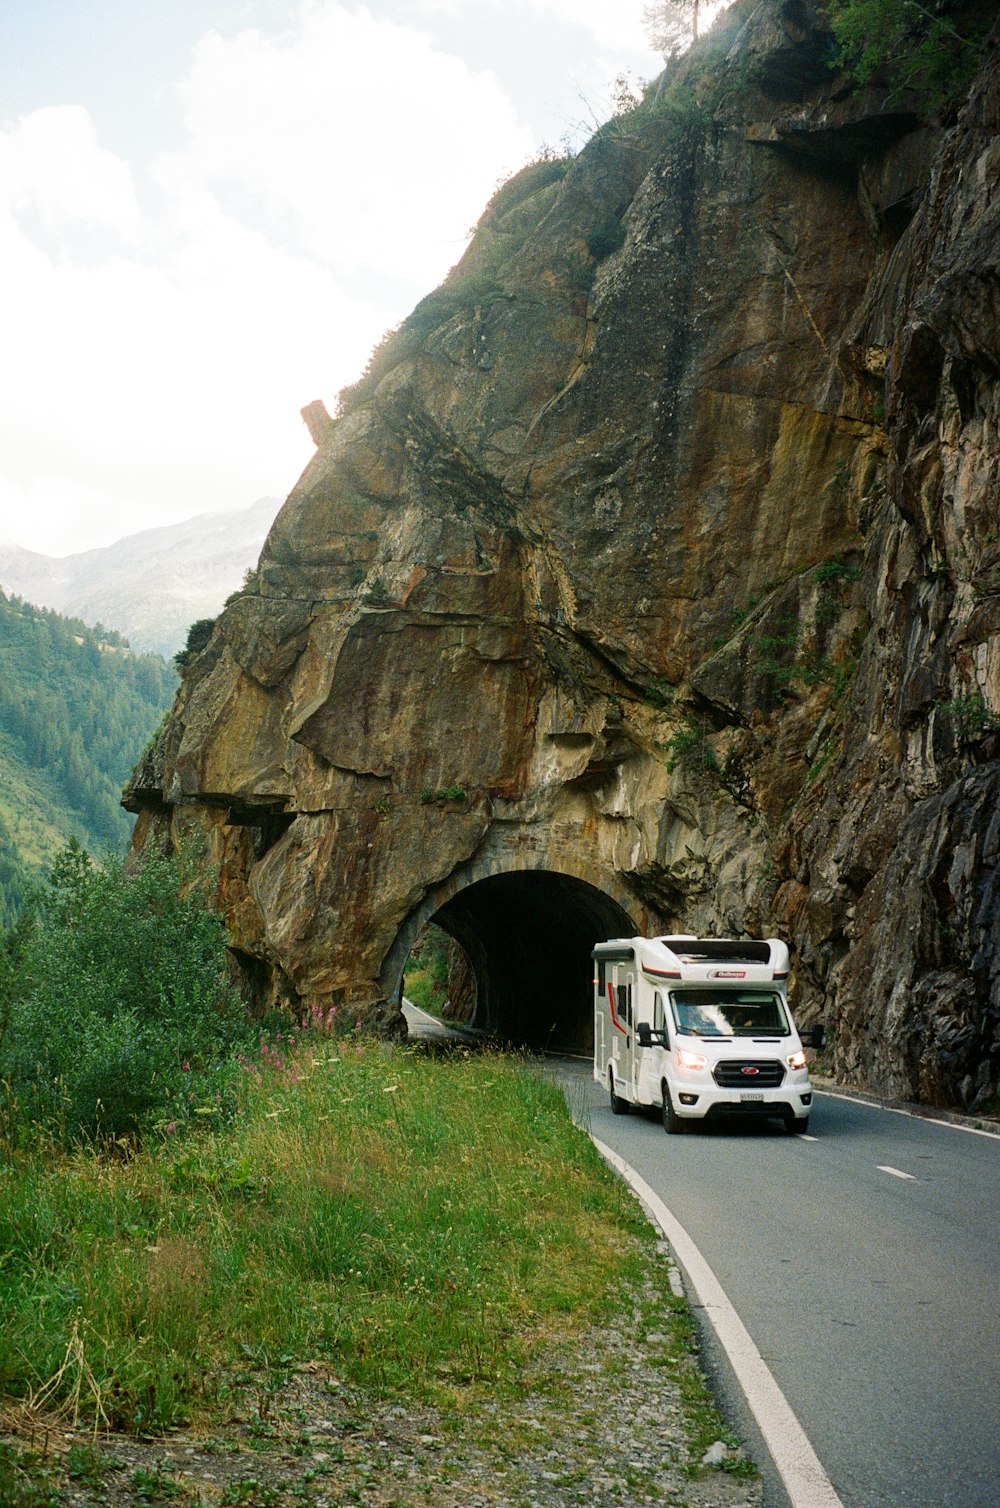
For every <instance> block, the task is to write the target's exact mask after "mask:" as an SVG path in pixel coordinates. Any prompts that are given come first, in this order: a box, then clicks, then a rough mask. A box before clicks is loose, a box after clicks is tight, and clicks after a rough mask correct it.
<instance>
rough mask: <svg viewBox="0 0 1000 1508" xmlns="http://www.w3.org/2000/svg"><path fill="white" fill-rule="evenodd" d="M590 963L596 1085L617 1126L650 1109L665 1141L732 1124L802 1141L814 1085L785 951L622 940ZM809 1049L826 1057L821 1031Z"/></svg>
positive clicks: (694, 940) (689, 940)
mask: <svg viewBox="0 0 1000 1508" xmlns="http://www.w3.org/2000/svg"><path fill="white" fill-rule="evenodd" d="M592 956H593V959H594V1078H595V1079H596V1080H597V1082H598V1083H603V1084H604V1085H605V1086H606V1088H607V1090H608V1093H609V1095H610V1097H611V1108H612V1110H613V1111H614V1112H615V1114H616V1115H622V1114H624V1113H625V1112H626V1111H627V1110H628V1108H629V1106H630V1105H649V1106H656V1107H658V1108H660V1107H662V1111H663V1124H664V1126H665V1128H666V1129H667V1131H670V1132H675V1131H685V1130H687V1128H688V1127H689V1126H691V1125H692V1124H693V1123H695V1122H697V1121H705V1120H707V1119H712V1118H714V1117H716V1116H721V1115H734V1114H735V1115H747V1116H772V1117H780V1119H781V1120H783V1121H784V1123H785V1126H786V1127H787V1129H788V1130H789V1131H800V1132H801V1131H805V1129H806V1127H807V1126H808V1124H809V1112H810V1109H811V1107H812V1085H811V1084H810V1082H809V1073H808V1070H807V1068H806V1054H805V1051H804V1049H803V1045H802V1042H801V1040H800V1038H799V1034H798V1032H797V1030H796V1028H795V1023H794V1021H793V1020H792V1016H791V1012H790V1011H789V1009H788V998H787V994H788V948H787V947H786V945H785V944H784V943H783V942H780V941H779V940H778V939H777V938H774V937H771V938H768V939H767V940H766V941H762V942H758V941H734V940H732V939H729V938H718V937H624V938H613V939H611V941H609V942H602V943H598V944H597V946H596V947H595V948H594V950H593V955H592ZM808 1040H809V1043H810V1046H821V1045H822V1028H816V1029H815V1031H814V1032H813V1033H812V1034H811V1035H810V1037H809V1038H808Z"/></svg>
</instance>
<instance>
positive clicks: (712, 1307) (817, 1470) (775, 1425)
mask: <svg viewBox="0 0 1000 1508" xmlns="http://www.w3.org/2000/svg"><path fill="white" fill-rule="evenodd" d="M591 1140H592V1141H593V1143H594V1146H595V1147H596V1148H597V1150H598V1152H600V1154H601V1156H602V1157H603V1158H604V1159H605V1161H606V1162H609V1163H610V1164H611V1166H612V1167H613V1168H614V1169H615V1170H616V1172H618V1173H620V1174H621V1176H622V1177H623V1178H624V1179H625V1182H626V1183H627V1184H628V1185H629V1187H630V1188H631V1189H633V1191H634V1192H635V1193H636V1194H637V1195H638V1196H639V1198H640V1199H641V1200H642V1202H643V1204H644V1205H645V1206H646V1209H647V1210H648V1211H649V1214H650V1216H651V1217H652V1219H653V1222H654V1223H655V1224H656V1225H658V1226H659V1228H660V1230H661V1231H662V1232H663V1234H664V1236H666V1238H667V1240H668V1241H669V1242H670V1245H671V1246H672V1247H673V1250H674V1256H675V1257H676V1258H677V1260H678V1262H680V1264H681V1266H682V1267H683V1268H684V1270H685V1272H686V1273H687V1276H688V1281H689V1283H690V1284H691V1287H692V1289H693V1290H694V1293H695V1296H696V1298H697V1300H698V1302H699V1304H701V1305H702V1307H703V1308H704V1310H705V1314H706V1317H707V1318H708V1320H709V1322H710V1324H711V1325H712V1328H713V1329H714V1331H715V1333H716V1335H717V1336H718V1338H719V1343H720V1345H721V1346H722V1348H723V1350H724V1351H725V1352H726V1355H727V1356H728V1357H729V1361H730V1365H731V1366H732V1368H733V1371H734V1372H735V1373H736V1378H737V1381H738V1382H739V1384H740V1387H741V1388H742V1389H743V1392H744V1394H745V1395H746V1400H747V1403H748V1405H749V1407H750V1411H751V1413H752V1414H753V1416H754V1418H755V1419H756V1421H757V1425H758V1428H759V1429H760V1432H761V1434H762V1435H763V1437H764V1443H765V1445H766V1446H767V1448H768V1450H769V1451H770V1453H771V1459H772V1460H773V1461H774V1464H775V1466H776V1467H777V1469H778V1473H779V1475H780V1477H781V1480H782V1481H783V1482H784V1484H785V1491H786V1492H787V1493H788V1500H789V1502H790V1504H791V1508H844V1505H843V1502H842V1501H841V1499H840V1498H839V1497H838V1496H837V1493H836V1490H835V1488H834V1486H833V1483H832V1482H831V1481H830V1478H829V1477H828V1476H827V1474H826V1472H825V1471H824V1470H823V1467H822V1464H821V1463H820V1460H819V1457H818V1456H817V1454H816V1452H815V1451H814V1450H813V1448H812V1446H811V1445H810V1443H809V1438H808V1436H807V1435H806V1432H805V1430H804V1429H803V1428H802V1426H801V1424H800V1423H799V1421H798V1419H797V1418H796V1417H795V1414H794V1413H793V1411H792V1407H791V1404H790V1403H789V1402H788V1399H787V1398H786V1397H785V1395H784V1393H783V1392H782V1391H781V1389H780V1388H779V1387H778V1384H777V1383H776V1382H775V1380H774V1378H773V1376H772V1375H771V1372H770V1371H769V1369H768V1366H767V1363H766V1362H765V1361H764V1358H763V1357H762V1356H761V1354H760V1352H759V1351H758V1350H757V1347H756V1346H755V1345H754V1343H753V1341H752V1339H751V1338H750V1333H749V1331H748V1330H747V1328H746V1326H745V1325H744V1323H743V1321H742V1320H741V1319H740V1317H739V1315H738V1314H737V1313H736V1310H735V1309H734V1308H733V1306H732V1304H731V1303H730V1301H729V1299H728V1298H727V1297H726V1294H725V1292H724V1290H723V1288H722V1285H721V1283H720V1282H719V1280H718V1278H717V1277H716V1276H715V1273H714V1272H713V1271H712V1269H711V1267H709V1265H708V1263H707V1262H706V1261H705V1258H704V1257H703V1256H702V1254H701V1252H700V1251H699V1250H698V1248H697V1246H695V1244H694V1242H693V1241H692V1239H691V1237H690V1236H689V1235H688V1233H687V1231H686V1230H685V1229H684V1227H683V1225H681V1223H680V1221H679V1220H677V1219H675V1217H674V1216H673V1215H672V1214H671V1212H670V1211H669V1210H668V1209H667V1206H666V1205H665V1204H664V1203H663V1200H662V1199H661V1198H660V1196H659V1194H657V1193H655V1192H654V1190H653V1189H651V1188H650V1186H649V1184H648V1183H647V1182H646V1181H645V1179H644V1178H642V1177H640V1175H639V1174H638V1173H637V1172H636V1170H635V1168H633V1167H631V1166H630V1165H629V1164H628V1163H627V1162H625V1160H624V1159H623V1158H621V1157H619V1156H618V1154H617V1152H612V1150H611V1148H610V1147H607V1146H605V1145H604V1143H603V1142H601V1141H598V1139H597V1137H596V1136H594V1135H593V1134H591Z"/></svg>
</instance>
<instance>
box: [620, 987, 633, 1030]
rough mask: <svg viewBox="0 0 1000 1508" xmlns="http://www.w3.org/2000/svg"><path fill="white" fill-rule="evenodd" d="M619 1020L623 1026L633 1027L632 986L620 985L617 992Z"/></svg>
mask: <svg viewBox="0 0 1000 1508" xmlns="http://www.w3.org/2000/svg"><path fill="white" fill-rule="evenodd" d="M616 998H617V1001H618V1005H617V1010H618V1019H619V1021H620V1022H621V1023H622V1025H623V1026H631V1025H632V986H631V985H628V984H620V985H619V986H618V988H617V991H616Z"/></svg>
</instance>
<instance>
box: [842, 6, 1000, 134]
mask: <svg viewBox="0 0 1000 1508" xmlns="http://www.w3.org/2000/svg"><path fill="white" fill-rule="evenodd" d="M988 24H989V23H988V22H987V21H986V20H984V18H983V17H982V16H980V15H976V14H975V12H974V11H972V12H969V11H965V12H956V11H955V8H954V7H950V6H948V5H938V6H934V7H932V6H930V5H927V6H924V5H919V4H916V3H914V0H834V3H833V4H832V5H831V6H830V26H831V29H832V31H833V35H834V38H835V40H836V43H837V48H838V51H837V55H836V58H835V59H834V66H839V67H842V68H844V70H845V71H846V73H847V75H848V77H849V78H851V79H852V80H853V81H854V83H855V84H856V85H858V86H859V87H863V86H864V85H866V84H869V83H871V82H873V81H882V80H884V81H885V82H887V83H888V84H889V85H890V86H891V87H892V88H893V90H894V92H899V91H901V90H904V89H911V90H913V91H914V93H915V94H917V95H918V96H922V98H923V100H924V102H925V104H926V105H927V107H928V108H930V109H931V110H940V109H943V108H946V107H947V105H948V104H949V103H950V102H953V101H955V100H958V99H960V98H961V97H962V95H963V94H964V93H965V91H966V89H967V88H968V86H969V84H970V83H971V81H972V77H973V75H974V73H975V70H976V64H977V62H978V57H979V47H980V44H981V43H982V41H983V38H984V37H985V34H986V30H987V29H988Z"/></svg>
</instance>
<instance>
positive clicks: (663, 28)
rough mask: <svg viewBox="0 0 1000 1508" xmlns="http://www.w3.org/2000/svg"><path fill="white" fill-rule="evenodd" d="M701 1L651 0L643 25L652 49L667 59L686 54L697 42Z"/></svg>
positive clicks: (644, 15) (644, 7)
mask: <svg viewBox="0 0 1000 1508" xmlns="http://www.w3.org/2000/svg"><path fill="white" fill-rule="evenodd" d="M699 8H700V0H651V3H650V4H648V5H644V6H643V9H642V24H643V26H644V27H645V28H646V35H647V37H648V38H649V42H650V46H652V47H655V48H656V50H657V52H662V54H663V56H664V57H665V58H669V57H672V56H673V55H674V54H675V53H678V52H683V50H684V48H685V47H687V46H688V45H689V44H690V43H691V42H697V40H698V11H699Z"/></svg>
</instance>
